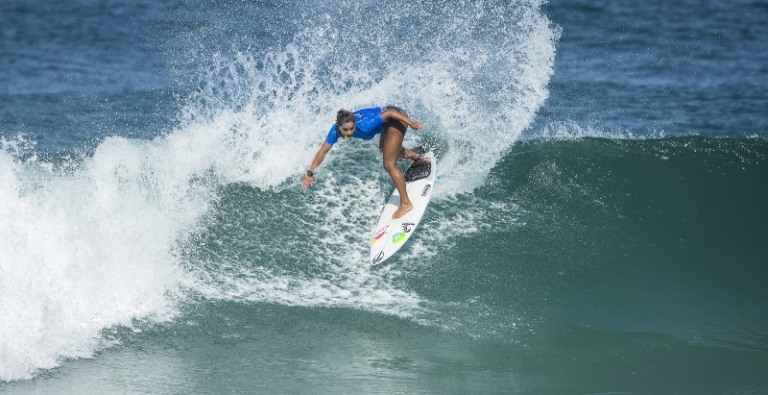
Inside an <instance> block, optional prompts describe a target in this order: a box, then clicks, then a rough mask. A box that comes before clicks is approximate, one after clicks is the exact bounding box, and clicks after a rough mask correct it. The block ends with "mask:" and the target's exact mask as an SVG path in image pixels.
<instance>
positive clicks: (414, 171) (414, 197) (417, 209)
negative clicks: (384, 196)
mask: <svg viewBox="0 0 768 395" xmlns="http://www.w3.org/2000/svg"><path fill="white" fill-rule="evenodd" d="M424 157H426V158H429V160H430V161H429V163H421V164H419V165H418V166H416V164H415V163H414V164H412V165H411V166H410V167H409V168H408V170H406V171H405V173H403V175H404V176H405V189H406V191H408V198H410V199H411V203H413V210H411V211H409V212H408V213H406V214H405V215H403V216H402V217H400V218H392V214H394V213H395V211H396V210H397V208H398V207H399V206H400V194H399V193H398V192H397V189H395V191H394V192H392V196H390V197H389V199H388V200H387V204H386V205H385V206H384V210H383V211H382V212H381V217H380V218H379V222H378V224H377V225H376V227H375V228H374V229H373V233H372V235H371V258H370V259H371V265H372V266H375V265H379V264H381V263H382V262H384V261H386V260H387V259H389V258H390V257H392V255H394V254H395V253H396V252H397V251H398V250H400V248H402V247H403V245H405V243H406V242H407V241H408V239H410V238H411V236H413V233H414V232H415V231H416V227H417V226H419V222H420V221H421V218H422V217H423V216H424V212H425V211H426V210H427V205H428V204H429V200H430V198H431V197H432V191H434V185H435V173H436V171H437V160H435V155H434V154H433V153H432V152H429V153H427V154H425V155H424Z"/></svg>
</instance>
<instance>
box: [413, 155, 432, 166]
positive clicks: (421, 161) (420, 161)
mask: <svg viewBox="0 0 768 395" xmlns="http://www.w3.org/2000/svg"><path fill="white" fill-rule="evenodd" d="M411 160H412V161H413V163H411V166H414V167H415V166H421V165H426V164H427V163H429V162H430V161H429V158H427V157H426V156H424V155H419V154H416V155H414V156H413V157H411Z"/></svg>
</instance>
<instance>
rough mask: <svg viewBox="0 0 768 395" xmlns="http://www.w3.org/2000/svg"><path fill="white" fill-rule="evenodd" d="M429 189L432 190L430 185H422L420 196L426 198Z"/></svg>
mask: <svg viewBox="0 0 768 395" xmlns="http://www.w3.org/2000/svg"><path fill="white" fill-rule="evenodd" d="M431 189H432V184H427V185H424V189H422V190H421V196H427V194H428V193H429V191H430V190H431Z"/></svg>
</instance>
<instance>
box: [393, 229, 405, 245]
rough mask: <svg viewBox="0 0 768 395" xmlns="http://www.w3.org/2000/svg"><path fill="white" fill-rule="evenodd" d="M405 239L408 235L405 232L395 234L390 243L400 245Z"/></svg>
mask: <svg viewBox="0 0 768 395" xmlns="http://www.w3.org/2000/svg"><path fill="white" fill-rule="evenodd" d="M407 238H408V235H407V234H406V233H405V232H397V233H395V234H393V235H392V242H393V243H395V244H398V243H402V242H403V241H405V239H407Z"/></svg>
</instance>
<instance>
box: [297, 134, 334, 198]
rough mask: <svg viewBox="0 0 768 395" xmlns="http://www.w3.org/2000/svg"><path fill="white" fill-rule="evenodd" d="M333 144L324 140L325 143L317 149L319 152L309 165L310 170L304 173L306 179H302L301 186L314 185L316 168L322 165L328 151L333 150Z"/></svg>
mask: <svg viewBox="0 0 768 395" xmlns="http://www.w3.org/2000/svg"><path fill="white" fill-rule="evenodd" d="M331 147H333V146H332V145H330V144H328V143H326V142H325V141H323V145H321V146H320V149H319V150H317V153H316V154H315V159H313V160H312V164H311V165H309V170H307V174H305V175H304V179H303V180H301V186H302V187H304V188H309V186H310V185H312V183H313V182H315V170H316V169H317V168H318V166H320V164H321V163H323V160H324V159H325V154H327V153H328V151H330V150H331Z"/></svg>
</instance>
